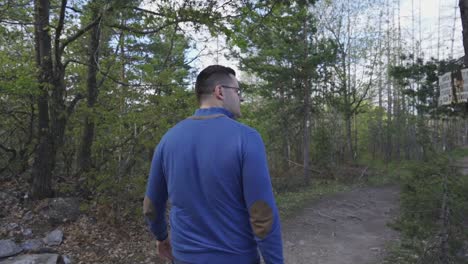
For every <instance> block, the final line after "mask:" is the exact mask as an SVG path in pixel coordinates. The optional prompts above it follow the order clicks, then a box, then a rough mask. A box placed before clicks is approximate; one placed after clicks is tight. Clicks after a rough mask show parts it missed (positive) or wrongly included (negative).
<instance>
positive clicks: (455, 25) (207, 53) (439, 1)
mask: <svg viewBox="0 0 468 264" xmlns="http://www.w3.org/2000/svg"><path fill="white" fill-rule="evenodd" d="M390 1H393V2H394V3H395V4H394V6H395V11H394V12H395V21H398V19H399V21H400V25H401V34H402V39H403V41H404V42H406V45H405V46H406V47H407V51H408V52H411V51H412V50H413V48H412V47H415V51H416V52H418V47H417V46H418V45H417V43H418V42H419V41H420V43H421V44H420V52H421V53H420V54H421V55H422V56H424V58H425V59H429V58H430V57H434V58H439V59H447V58H451V57H452V58H459V57H461V56H463V43H462V33H461V32H462V27H461V19H460V10H459V8H458V1H459V0H390ZM398 1H400V12H399V14H398V9H397V6H398V5H397V4H396V3H398ZM413 17H414V22H413ZM187 32H188V33H189V34H191V36H192V38H193V40H194V43H196V48H195V49H193V50H191V51H189V52H188V56H189V60H190V59H191V58H193V57H195V56H197V55H198V56H199V58H198V59H195V60H194V61H193V62H192V63H191V64H190V65H191V66H192V67H194V68H195V71H196V72H199V71H200V70H201V69H203V68H205V67H206V66H208V65H211V64H222V65H226V66H230V67H232V68H233V69H234V70H236V71H237V72H239V73H240V74H239V75H240V76H238V77H239V79H241V80H242V73H241V72H240V71H239V70H238V67H237V61H235V60H233V59H227V58H226V57H225V54H226V52H225V49H226V45H225V42H224V38H223V37H211V36H210V35H209V34H208V33H207V32H205V33H203V32H202V33H200V32H198V33H194V32H192V33H191V32H190V30H189V29H187ZM207 39H208V42H206V41H205V40H207ZM452 39H454V41H452ZM438 46H439V47H440V48H437V47H438ZM452 46H453V48H452ZM190 57H191V58H190Z"/></svg>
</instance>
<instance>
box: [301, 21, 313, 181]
mask: <svg viewBox="0 0 468 264" xmlns="http://www.w3.org/2000/svg"><path fill="white" fill-rule="evenodd" d="M303 32H304V47H305V49H304V51H305V52H304V62H305V63H304V66H303V72H302V77H303V80H304V83H303V86H304V120H303V122H304V125H303V127H304V131H303V144H304V145H303V157H304V163H303V165H304V171H303V173H304V181H305V183H306V184H308V183H309V182H310V175H309V173H310V171H309V170H310V169H309V159H310V127H309V123H310V110H311V107H310V95H311V93H310V88H311V87H310V81H309V77H308V76H309V74H310V72H309V71H308V67H307V66H306V65H307V60H308V57H309V49H308V46H309V42H308V38H307V36H308V31H307V20H305V21H304V30H303Z"/></svg>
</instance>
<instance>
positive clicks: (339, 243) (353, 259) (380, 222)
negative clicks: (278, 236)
mask: <svg viewBox="0 0 468 264" xmlns="http://www.w3.org/2000/svg"><path fill="white" fill-rule="evenodd" d="M398 199H399V189H398V188H397V187H394V186H387V187H375V188H371V187H366V188H357V189H354V190H352V191H348V192H343V193H338V194H335V195H331V196H328V197H323V198H322V199H320V200H318V201H316V202H313V203H312V204H310V206H307V207H306V208H304V209H303V211H302V212H301V213H299V214H298V215H297V216H296V217H294V218H292V219H289V220H286V221H285V222H284V223H283V243H284V253H285V263H287V264H306V263H307V264H367V263H379V261H381V260H382V258H383V257H384V256H385V252H386V245H389V243H391V242H394V241H397V240H398V232H396V231H394V230H392V229H391V228H390V227H389V226H388V225H387V224H388V223H389V222H391V221H392V220H394V219H395V218H396V217H397V216H398V212H399V200H398Z"/></svg>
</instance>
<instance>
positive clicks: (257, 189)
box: [242, 132, 284, 264]
mask: <svg viewBox="0 0 468 264" xmlns="http://www.w3.org/2000/svg"><path fill="white" fill-rule="evenodd" d="M242 184H243V190H244V201H245V204H246V206H247V209H248V211H249V216H250V221H251V223H250V224H251V226H252V231H253V234H254V236H255V240H256V242H257V245H258V247H259V249H260V252H261V254H262V257H263V259H264V261H265V263H267V264H273V263H274V264H277V263H284V259H283V245H282V239H281V225H280V219H279V213H278V209H277V207H276V203H275V199H274V197H273V190H272V185H271V180H270V175H269V172H268V164H267V160H266V154H265V146H264V144H263V141H262V138H261V136H260V135H259V134H258V133H257V132H251V133H249V134H247V136H246V140H245V144H244V145H243V159H242Z"/></svg>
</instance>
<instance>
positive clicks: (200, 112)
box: [194, 107, 234, 118]
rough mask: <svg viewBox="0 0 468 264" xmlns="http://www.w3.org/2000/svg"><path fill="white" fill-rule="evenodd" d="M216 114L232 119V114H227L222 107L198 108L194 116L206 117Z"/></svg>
mask: <svg viewBox="0 0 468 264" xmlns="http://www.w3.org/2000/svg"><path fill="white" fill-rule="evenodd" d="M216 114H223V115H226V116H227V117H229V118H234V114H232V113H231V112H229V111H228V110H227V109H226V108H222V107H210V108H199V109H197V110H196V111H195V114H194V116H207V115H216Z"/></svg>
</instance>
